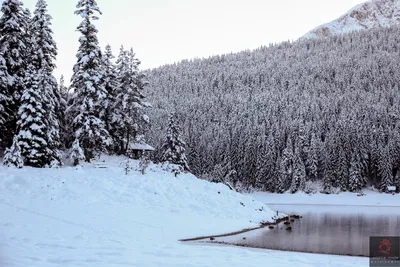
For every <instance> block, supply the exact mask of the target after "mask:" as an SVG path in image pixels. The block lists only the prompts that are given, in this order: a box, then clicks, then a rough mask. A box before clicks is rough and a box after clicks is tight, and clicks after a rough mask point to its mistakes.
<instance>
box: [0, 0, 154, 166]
mask: <svg viewBox="0 0 400 267" xmlns="http://www.w3.org/2000/svg"><path fill="white" fill-rule="evenodd" d="M1 11H2V16H1V18H0V150H5V154H4V159H3V163H4V164H5V165H8V166H17V167H22V166H24V165H26V166H32V167H58V166H61V165H62V155H61V153H60V151H62V150H69V151H70V153H69V157H70V159H71V161H72V162H74V164H79V161H80V160H85V161H87V162H90V161H91V160H92V159H94V158H95V157H96V156H97V155H99V154H100V153H103V152H106V153H110V154H126V152H127V149H128V146H129V144H130V143H132V142H136V143H141V142H144V134H145V132H146V130H147V128H148V125H149V118H148V116H147V115H146V114H145V110H146V108H147V107H149V106H150V105H149V104H148V103H147V102H145V97H144V94H143V89H144V87H145V86H146V84H147V82H146V81H145V77H144V75H143V74H142V73H140V71H139V65H140V61H139V60H138V59H137V58H136V56H135V54H134V52H133V51H132V50H130V51H126V50H125V49H123V47H122V48H121V50H120V53H119V56H118V58H117V60H116V62H115V63H114V61H113V58H114V56H113V55H112V51H111V48H110V47H109V46H108V47H107V48H106V50H105V51H102V50H101V49H100V47H99V41H98V39H97V29H96V27H95V25H94V24H93V21H95V20H97V19H98V17H97V15H98V14H101V12H100V9H99V7H98V6H97V3H96V1H95V0H79V2H78V4H77V10H76V11H75V14H77V15H79V16H81V17H82V22H81V24H80V25H79V26H78V28H77V30H78V31H79V32H80V34H81V37H80V38H79V43H80V47H79V50H78V52H77V54H76V57H77V63H76V64H75V66H74V68H73V71H74V73H73V77H72V79H71V86H70V87H69V88H68V87H66V86H65V85H64V80H63V79H62V81H61V82H60V84H58V83H57V80H56V79H55V77H54V76H53V71H54V69H55V64H54V62H55V59H56V55H57V45H56V42H55V41H54V39H53V37H52V35H53V32H52V30H51V20H52V18H51V16H50V15H49V14H48V11H47V4H46V2H45V1H44V0H38V1H37V4H36V8H35V11H34V13H33V14H31V13H30V12H29V10H28V9H25V8H24V7H23V4H22V2H21V1H19V0H4V1H3V3H2V7H1Z"/></svg>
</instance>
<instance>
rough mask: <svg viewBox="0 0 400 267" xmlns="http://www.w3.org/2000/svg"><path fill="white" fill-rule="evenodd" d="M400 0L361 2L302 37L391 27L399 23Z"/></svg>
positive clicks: (310, 37) (309, 37) (307, 37)
mask: <svg viewBox="0 0 400 267" xmlns="http://www.w3.org/2000/svg"><path fill="white" fill-rule="evenodd" d="M399 12H400V1H398V0H395V1H393V0H370V1H367V2H365V3H362V4H359V5H357V6H355V7H353V8H352V9H350V10H349V11H348V12H346V13H345V14H344V15H343V16H341V17H340V18H338V19H336V20H334V21H332V22H329V23H326V24H323V25H321V26H319V27H317V28H315V29H313V30H312V31H310V32H308V33H307V34H306V35H304V36H303V37H302V38H305V39H312V38H319V37H327V36H331V35H337V34H344V33H347V32H352V31H358V30H366V29H372V28H376V27H390V26H393V25H398V24H399V22H400V21H399Z"/></svg>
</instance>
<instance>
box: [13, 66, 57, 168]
mask: <svg viewBox="0 0 400 267" xmlns="http://www.w3.org/2000/svg"><path fill="white" fill-rule="evenodd" d="M26 76H27V77H26V89H25V91H24V93H23V94H22V97H21V106H20V108H19V111H18V117H19V120H18V123H17V125H18V134H17V140H18V145H19V147H20V148H21V154H22V156H23V158H24V161H25V165H27V166H32V167H39V168H41V167H45V166H48V165H50V163H51V162H52V161H53V159H54V158H53V157H52V155H51V150H50V148H49V146H50V144H49V136H50V135H49V134H48V132H49V128H48V125H47V124H48V121H49V120H48V118H47V111H46V104H45V103H46V100H45V92H44V90H43V87H42V86H43V81H44V76H45V73H44V71H43V69H41V68H40V69H38V68H36V67H35V66H34V65H30V67H29V69H28V72H27V74H26Z"/></svg>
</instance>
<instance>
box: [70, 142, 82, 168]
mask: <svg viewBox="0 0 400 267" xmlns="http://www.w3.org/2000/svg"><path fill="white" fill-rule="evenodd" d="M69 158H70V160H71V161H72V162H73V164H74V166H78V165H79V162H80V161H81V160H84V159H85V154H84V152H83V149H82V148H81V146H80V145H79V139H75V141H74V142H73V143H72V148H71V153H70V155H69Z"/></svg>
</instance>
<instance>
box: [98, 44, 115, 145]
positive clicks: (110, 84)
mask: <svg viewBox="0 0 400 267" xmlns="http://www.w3.org/2000/svg"><path fill="white" fill-rule="evenodd" d="M114 58H115V57H114V55H113V53H112V50H111V46H110V45H107V46H106V49H105V52H104V54H103V58H102V59H103V70H104V88H105V90H106V91H107V96H106V98H105V99H104V100H103V105H102V106H103V110H102V112H101V113H100V116H101V119H102V120H103V121H104V122H105V124H106V129H107V131H108V132H109V133H110V135H111V137H112V139H113V140H116V139H117V137H116V136H115V129H113V127H112V114H113V109H114V105H115V97H116V93H117V90H118V77H117V70H116V66H115V64H114V63H113V61H112V60H113V59H114Z"/></svg>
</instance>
